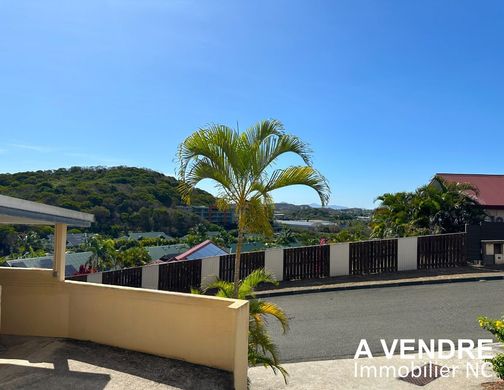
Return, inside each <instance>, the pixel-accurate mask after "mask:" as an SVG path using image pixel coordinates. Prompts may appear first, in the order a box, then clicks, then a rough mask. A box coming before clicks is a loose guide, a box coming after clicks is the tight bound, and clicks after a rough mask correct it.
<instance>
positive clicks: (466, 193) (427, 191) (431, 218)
mask: <svg viewBox="0 0 504 390" xmlns="http://www.w3.org/2000/svg"><path fill="white" fill-rule="evenodd" d="M476 194H477V189H476V188H475V187H473V186H472V185H470V184H468V183H451V182H446V181H445V180H443V179H442V178H440V177H436V180H435V181H433V182H432V183H431V184H428V185H424V186H421V187H419V188H417V189H416V191H415V192H398V193H395V194H383V195H381V196H379V197H378V198H377V200H379V201H381V204H380V206H379V207H378V208H376V209H375V211H374V213H373V216H372V219H371V224H370V225H371V228H372V236H373V237H377V238H384V237H403V236H411V235H420V234H441V233H456V232H461V231H464V227H465V225H466V224H477V223H479V222H481V221H483V220H484V219H485V213H484V210H483V208H482V207H481V205H479V204H478V203H477V201H476V200H475V198H474V196H473V195H476Z"/></svg>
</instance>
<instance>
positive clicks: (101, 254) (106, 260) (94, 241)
mask: <svg viewBox="0 0 504 390" xmlns="http://www.w3.org/2000/svg"><path fill="white" fill-rule="evenodd" d="M88 246H89V250H90V251H91V252H93V254H92V255H91V257H90V258H89V261H88V262H89V264H88V266H89V267H90V268H92V269H95V270H100V271H101V270H106V269H110V268H115V267H116V266H117V256H116V250H115V243H114V240H112V239H103V238H102V237H100V236H99V235H98V234H96V235H94V236H93V237H91V238H90V239H89V242H88Z"/></svg>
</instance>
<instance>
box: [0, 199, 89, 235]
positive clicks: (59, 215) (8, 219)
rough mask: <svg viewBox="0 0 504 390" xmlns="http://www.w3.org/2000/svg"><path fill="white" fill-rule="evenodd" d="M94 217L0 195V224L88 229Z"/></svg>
mask: <svg viewBox="0 0 504 390" xmlns="http://www.w3.org/2000/svg"><path fill="white" fill-rule="evenodd" d="M92 222H94V215H93V214H87V213H81V212H79V211H74V210H68V209H64V208H61V207H55V206H49V205H46V204H43V203H37V202H30V201H28V200H24V199H18V198H13V197H10V196H5V195H0V224H8V225H55V224H57V223H61V224H66V225H69V226H78V227H89V226H90V225H91V223H92Z"/></svg>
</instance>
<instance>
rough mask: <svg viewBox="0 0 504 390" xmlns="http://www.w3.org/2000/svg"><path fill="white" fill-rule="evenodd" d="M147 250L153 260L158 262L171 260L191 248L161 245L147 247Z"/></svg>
mask: <svg viewBox="0 0 504 390" xmlns="http://www.w3.org/2000/svg"><path fill="white" fill-rule="evenodd" d="M145 249H146V250H147V253H148V254H149V256H150V258H151V260H152V261H154V262H157V260H162V261H166V260H170V259H171V258H173V257H175V256H177V255H179V254H181V253H184V252H185V251H187V250H188V249H189V246H188V245H186V244H175V245H160V246H147V247H145Z"/></svg>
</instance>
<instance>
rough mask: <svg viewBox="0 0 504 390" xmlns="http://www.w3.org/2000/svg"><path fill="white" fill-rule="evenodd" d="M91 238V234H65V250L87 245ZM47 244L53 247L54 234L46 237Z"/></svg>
mask: <svg viewBox="0 0 504 390" xmlns="http://www.w3.org/2000/svg"><path fill="white" fill-rule="evenodd" d="M91 237H93V234H88V233H68V234H67V244H66V246H67V248H74V247H77V246H81V245H83V244H87V243H88V241H89V239H90V238H91ZM47 239H48V240H49V243H50V245H51V246H54V234H49V235H48V236H47Z"/></svg>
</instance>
